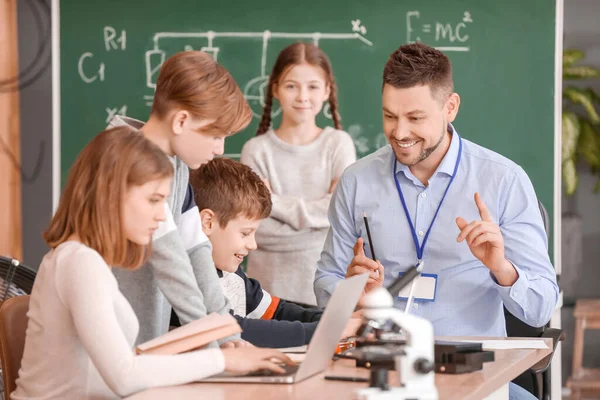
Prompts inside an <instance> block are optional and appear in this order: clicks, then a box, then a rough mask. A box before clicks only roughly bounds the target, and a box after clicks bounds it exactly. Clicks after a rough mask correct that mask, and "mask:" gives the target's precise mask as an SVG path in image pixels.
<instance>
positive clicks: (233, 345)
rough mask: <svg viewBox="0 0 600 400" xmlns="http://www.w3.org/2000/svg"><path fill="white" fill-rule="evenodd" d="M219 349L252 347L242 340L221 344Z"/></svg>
mask: <svg viewBox="0 0 600 400" xmlns="http://www.w3.org/2000/svg"><path fill="white" fill-rule="evenodd" d="M219 347H221V349H239V348H245V347H254V345H253V344H252V343H250V342H247V341H245V340H244V339H240V340H230V341H228V342H225V343H221V346H219Z"/></svg>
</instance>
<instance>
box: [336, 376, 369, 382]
mask: <svg viewBox="0 0 600 400" xmlns="http://www.w3.org/2000/svg"><path fill="white" fill-rule="evenodd" d="M325 379H326V380H328V381H344V382H369V378H363V377H361V376H333V375H325Z"/></svg>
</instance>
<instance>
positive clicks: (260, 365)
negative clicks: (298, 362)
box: [221, 347, 294, 374]
mask: <svg viewBox="0 0 600 400" xmlns="http://www.w3.org/2000/svg"><path fill="white" fill-rule="evenodd" d="M221 352H222V353H223V357H224V358H225V371H226V372H230V373H234V374H247V373H249V372H253V371H258V370H260V369H268V370H271V371H273V372H277V373H280V374H282V373H283V372H285V371H284V369H283V368H281V366H279V365H278V364H279V363H282V364H287V365H294V362H293V361H292V360H291V359H290V358H289V357H288V356H286V355H285V354H283V353H282V352H280V351H279V350H275V349H260V348H258V347H247V348H238V349H222V350H221Z"/></svg>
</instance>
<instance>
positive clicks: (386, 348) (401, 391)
mask: <svg viewBox="0 0 600 400" xmlns="http://www.w3.org/2000/svg"><path fill="white" fill-rule="evenodd" d="M420 275H421V274H420V272H419V270H418V269H417V267H412V268H410V269H409V270H408V271H407V272H406V273H405V274H404V275H402V276H401V277H399V278H398V279H396V280H395V281H394V282H393V283H392V284H391V285H390V286H389V287H388V288H387V289H386V288H383V287H379V288H377V289H374V290H372V291H370V292H369V293H368V294H366V295H365V296H364V297H363V299H362V301H361V305H362V308H363V309H364V314H363V319H364V323H363V325H362V326H361V328H360V329H359V331H358V338H357V342H356V347H355V348H353V349H350V350H348V351H346V352H345V353H344V356H343V358H352V359H355V360H356V362H357V365H362V366H366V367H368V368H369V369H370V371H371V377H370V383H369V387H368V388H363V389H360V390H358V392H357V393H356V395H355V399H356V400H388V399H389V400H392V399H394V400H409V399H410V400H437V399H438V393H437V389H436V387H435V374H434V368H435V363H434V336H433V325H432V324H431V322H429V321H428V320H426V319H424V318H421V317H418V316H415V315H410V314H408V313H407V312H405V311H401V310H399V309H397V308H396V307H394V297H395V296H397V295H398V293H399V292H400V290H401V289H402V288H403V287H405V286H407V285H408V284H410V283H411V282H413V280H414V279H415V278H417V277H418V276H420ZM411 297H412V296H411ZM409 302H410V297H409ZM399 330H400V331H401V332H399ZM390 370H395V371H396V372H395V373H396V374H397V376H398V381H399V386H393V387H391V386H390V385H389V384H388V379H387V378H388V371H390Z"/></svg>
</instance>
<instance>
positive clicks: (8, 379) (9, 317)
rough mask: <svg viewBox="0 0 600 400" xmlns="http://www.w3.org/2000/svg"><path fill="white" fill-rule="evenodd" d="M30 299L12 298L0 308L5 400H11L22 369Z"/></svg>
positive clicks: (23, 297) (0, 338)
mask: <svg viewBox="0 0 600 400" xmlns="http://www.w3.org/2000/svg"><path fill="white" fill-rule="evenodd" d="M29 297H30V296H29V295H27V296H17V297H11V298H10V299H8V300H6V301H5V302H4V303H2V306H1V307H0V349H1V351H2V379H3V380H4V399H5V400H10V394H11V393H12V392H13V391H14V390H15V388H16V383H15V381H16V379H17V377H18V376H19V368H21V358H22V357H23V349H24V348H25V331H26V330H27V323H28V321H29V319H28V318H27V311H29Z"/></svg>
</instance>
